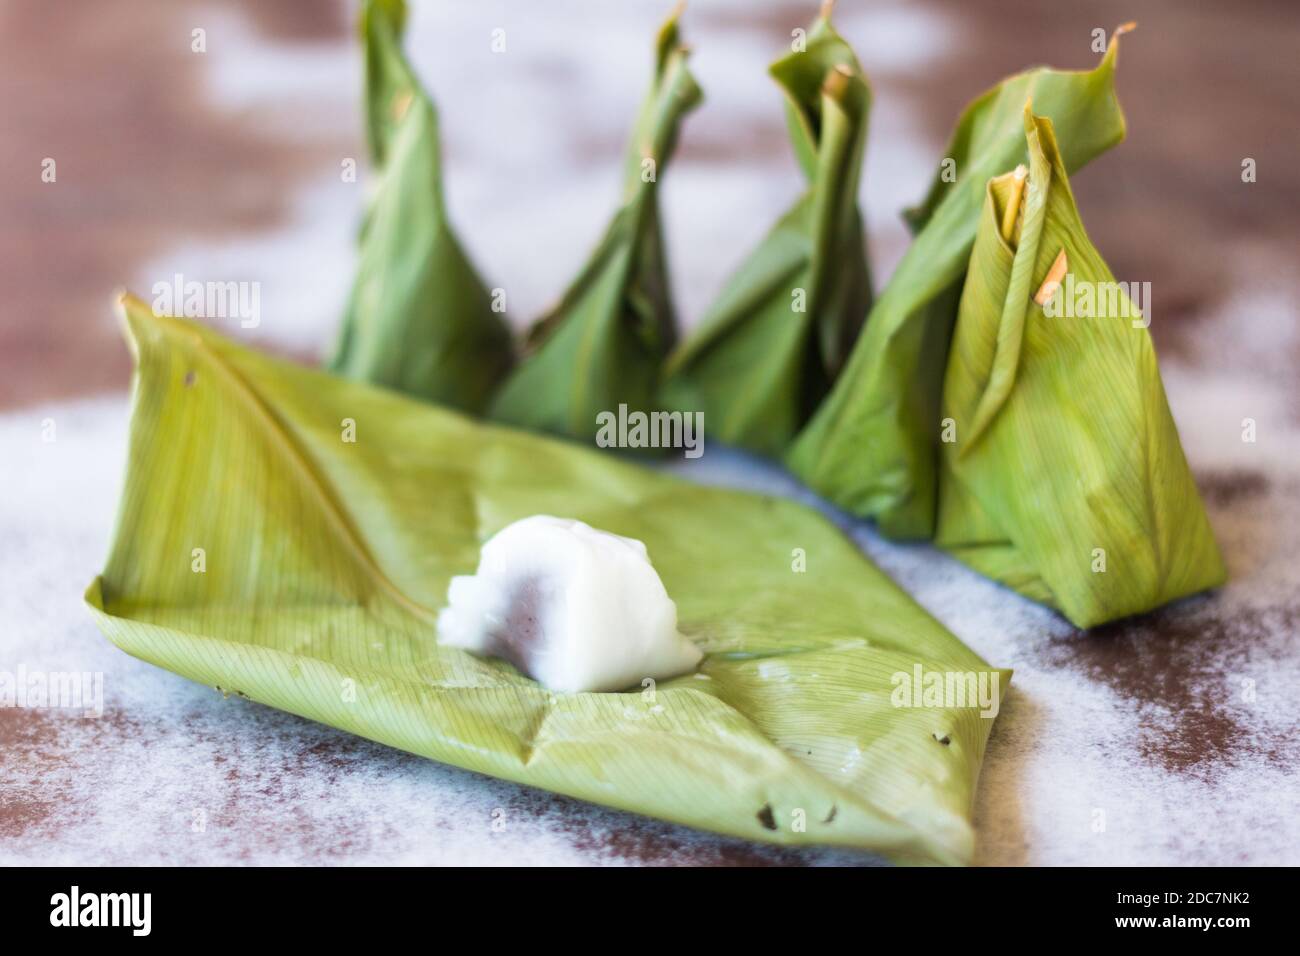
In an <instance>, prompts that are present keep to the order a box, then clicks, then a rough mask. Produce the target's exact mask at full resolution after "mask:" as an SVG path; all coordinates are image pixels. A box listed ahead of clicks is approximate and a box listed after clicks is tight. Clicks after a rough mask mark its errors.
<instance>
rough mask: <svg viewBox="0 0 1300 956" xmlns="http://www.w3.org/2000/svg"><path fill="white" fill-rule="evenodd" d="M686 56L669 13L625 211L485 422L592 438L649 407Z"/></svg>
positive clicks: (687, 87) (663, 315)
mask: <svg viewBox="0 0 1300 956" xmlns="http://www.w3.org/2000/svg"><path fill="white" fill-rule="evenodd" d="M687 56H688V50H687V48H686V47H685V46H684V45H683V44H682V42H681V38H680V36H679V34H678V29H677V15H676V14H674V15H673V16H672V17H670V18H669V19H668V21H667V22H666V23H665V24H664V25H663V27H662V28H661V29H660V31H659V37H658V42H657V44H656V53H655V76H654V82H653V84H652V86H651V89H650V92H649V94H648V96H647V97H646V99H645V102H644V104H643V106H642V108H641V112H640V115H639V117H638V119H637V122H636V125H635V127H634V129H633V133H632V139H631V142H630V144H629V146H628V153H627V161H626V171H625V184H626V185H625V195H624V205H623V206H622V208H621V209H620V210H619V211H618V213H617V215H616V216H615V217H614V220H613V222H612V223H611V224H610V226H609V229H608V230H607V231H606V233H605V236H604V238H602V239H601V241H600V244H599V245H598V246H597V247H596V251H595V252H594V253H592V255H591V257H590V259H589V260H588V261H587V264H586V265H585V266H584V267H583V269H582V271H581V273H580V274H579V275H578V278H577V280H575V281H574V283H573V284H572V285H571V286H570V287H569V289H568V291H566V292H565V294H564V296H563V298H562V299H561V301H560V303H559V305H558V306H556V307H555V309H554V310H553V311H552V312H551V313H550V314H549V315H547V316H546V317H545V318H543V319H541V320H540V321H539V322H538V323H537V324H536V325H534V327H533V328H532V330H531V331H530V332H529V335H528V341H527V345H526V352H527V354H526V356H525V358H524V360H523V361H522V362H521V364H520V365H519V367H518V368H517V369H515V371H514V372H513V373H512V374H511V375H510V377H509V378H507V380H506V382H505V384H504V385H503V386H502V388H501V390H500V391H499V392H498V393H497V395H496V396H495V397H494V399H493V401H492V405H491V409H490V412H489V414H490V415H491V417H492V418H494V419H497V420H498V421H503V422H509V423H511V424H514V425H519V426H522V427H525V428H531V429H535V430H540V431H549V432H554V433H556V434H561V435H568V436H570V437H574V438H591V437H593V436H594V435H595V434H596V432H597V422H596V416H597V415H598V414H600V413H602V412H617V410H618V406H619V405H620V404H625V405H627V406H629V407H630V408H631V409H632V410H634V411H651V410H652V409H654V408H656V407H657V404H656V401H657V397H656V392H657V390H658V387H659V373H660V368H661V366H662V364H663V361H664V357H665V356H666V355H667V354H668V351H669V349H671V348H672V345H673V342H674V339H675V335H676V331H675V330H676V321H675V318H674V315H673V307H672V301H671V298H670V295H669V282H668V268H667V261H666V258H665V255H664V247H663V237H662V235H661V231H660V223H659V207H658V198H657V195H658V189H659V183H660V180H661V178H662V176H663V174H664V171H665V167H666V166H667V163H668V159H669V157H670V156H671V154H672V152H673V148H674V146H675V144H676V140H677V130H678V126H679V124H680V122H681V120H682V117H683V116H685V114H686V113H687V112H689V111H690V110H691V109H693V108H694V107H695V106H696V104H698V103H699V101H700V90H699V87H698V86H697V85H696V83H695V79H694V78H693V77H692V76H691V74H690V71H689V70H688V68H687V62H686V61H687Z"/></svg>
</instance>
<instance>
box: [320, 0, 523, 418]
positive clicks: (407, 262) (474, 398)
mask: <svg viewBox="0 0 1300 956" xmlns="http://www.w3.org/2000/svg"><path fill="white" fill-rule="evenodd" d="M405 20H406V5H405V4H404V3H403V2H401V0H368V2H367V3H366V4H365V6H364V8H363V10H362V15H361V35H362V39H363V41H364V45H365V65H366V98H365V100H366V101H365V111H366V129H367V139H368V142H369V146H370V158H371V163H372V167H373V172H374V174H375V176H376V177H377V182H376V184H375V187H374V190H373V193H372V198H371V201H370V203H369V207H368V209H367V212H366V219H365V222H364V224H363V226H362V231H361V240H360V262H359V265H358V269H357V276H356V280H355V282H354V284H353V287H352V292H351V295H350V298H349V301H348V306H347V311H346V314H345V316H344V319H343V325H342V328H341V331H340V333H339V339H338V342H337V344H336V346H335V350H334V354H333V357H332V358H331V359H330V360H329V362H328V366H329V367H330V368H331V369H332V370H333V371H335V372H338V373H339V374H341V375H345V376H347V377H348V378H354V379H358V380H360V381H366V382H372V383H374V384H376V385H385V386H387V387H389V388H394V389H397V390H399V391H402V392H406V393H407V394H409V395H413V396H416V397H417V398H424V399H427V400H429V401H434V402H439V403H441V404H445V405H450V406H452V407H454V408H459V409H464V410H466V411H474V412H477V411H482V410H483V408H484V407H485V405H486V404H487V400H488V397H489V395H490V394H491V392H492V390H493V389H494V388H495V387H496V385H497V384H498V383H499V382H500V380H501V378H502V376H504V374H505V373H506V371H507V370H508V369H509V368H510V365H511V363H512V361H513V348H514V346H513V344H512V341H511V334H510V328H509V326H508V325H507V324H506V321H505V318H504V316H503V315H501V314H500V313H498V312H496V311H494V310H493V301H492V297H491V295H490V294H489V292H488V290H487V289H486V288H485V287H484V285H483V282H482V280H481V279H479V277H478V274H477V273H476V272H475V270H474V266H473V265H472V264H471V263H470V261H469V258H468V257H467V256H466V254H465V251H464V250H463V249H462V248H461V245H460V243H459V242H458V241H457V239H456V236H455V233H454V232H453V231H452V228H451V224H450V223H449V222H448V220H447V209H446V206H445V204H444V201H443V190H442V159H441V156H440V146H439V139H438V117H437V113H436V112H435V110H434V107H433V103H432V101H431V100H430V99H429V97H428V96H427V95H426V94H425V92H424V90H423V89H421V88H420V82H419V79H418V78H417V77H416V75H415V73H414V71H413V70H412V69H411V66H410V64H409V63H408V62H407V61H406V58H405V57H404V56H403V55H402V50H401V36H402V31H403V27H404V24H405Z"/></svg>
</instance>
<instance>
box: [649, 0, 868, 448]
mask: <svg viewBox="0 0 1300 956" xmlns="http://www.w3.org/2000/svg"><path fill="white" fill-rule="evenodd" d="M771 73H772V75H773V77H775V78H776V81H777V82H778V83H779V84H780V85H781V88H782V90H783V91H784V93H785V95H786V98H787V104H786V113H787V117H788V120H789V127H790V137H791V140H792V142H793V144H794V148H795V153H796V155H797V156H798V157H799V160H800V163H801V165H802V166H803V171H804V174H805V175H806V176H807V178H808V180H809V187H808V189H807V191H806V192H804V194H803V195H802V196H801V197H800V198H799V200H798V201H797V202H796V203H795V204H794V206H793V207H791V209H790V210H789V211H788V212H786V213H785V215H784V216H782V217H781V219H780V220H779V221H778V222H777V224H776V226H775V227H773V229H772V231H771V232H769V233H768V235H767V236H766V237H765V238H764V239H763V241H762V242H761V243H760V244H759V246H758V248H757V249H755V250H754V251H753V252H752V253H750V255H749V256H748V258H747V259H746V260H745V263H744V264H743V265H742V266H741V268H740V269H739V270H738V271H737V272H736V273H735V274H734V275H733V276H732V277H731V279H730V280H729V281H728V282H727V284H726V286H725V287H724V289H723V291H722V293H721V295H720V296H719V298H718V300H717V301H716V302H715V303H714V304H713V306H712V307H711V308H710V309H709V311H708V312H707V313H706V314H705V316H704V318H703V319H702V320H701V323H700V326H699V327H698V329H697V330H696V331H695V332H694V333H693V334H692V335H691V336H689V337H688V338H687V340H686V341H685V342H683V343H682V345H680V346H679V347H678V349H677V350H676V351H675V352H674V353H673V355H672V356H671V357H670V358H669V361H668V365H667V367H666V369H665V378H666V381H665V385H664V391H663V402H664V404H665V405H667V406H668V407H670V408H673V409H675V410H681V411H702V412H703V413H704V418H705V421H706V422H707V423H708V425H709V428H710V431H711V433H712V434H713V435H714V437H715V438H718V439H720V440H722V441H724V442H728V443H730V444H733V445H740V446H742V447H745V448H749V449H751V450H753V451H757V452H760V453H763V454H767V455H774V456H775V455H779V454H781V453H782V452H783V451H784V450H785V448H786V446H787V445H788V444H789V442H790V440H791V439H792V438H793V437H794V435H795V432H796V431H798V429H799V428H800V427H801V426H802V425H803V424H804V422H806V421H807V419H808V417H809V416H810V415H811V414H812V411H813V409H814V408H816V407H817V405H818V403H820V402H821V400H822V399H823V398H824V397H825V395H826V393H827V391H828V390H829V389H830V384H831V382H832V381H834V379H835V375H836V374H837V373H838V372H839V369H840V367H841V366H842V365H843V363H844V360H845V359H846V358H847V356H848V352H849V349H850V348H851V347H852V345H853V338H854V336H855V335H856V334H857V331H858V329H859V327H860V326H861V325H862V319H863V317H864V316H865V315H866V313H867V308H868V307H869V306H870V304H871V278H870V275H869V273H868V270H867V258H866V248H865V245H864V242H863V227H862V216H861V214H860V213H859V211H858V205H857V192H858V182H859V179H860V173H861V168H862V154H863V149H864V142H865V139H866V128H867V116H868V114H869V112H870V108H871V89H870V87H869V86H868V85H867V82H866V79H865V78H864V77H863V74H862V67H861V66H860V65H859V64H858V61H857V58H856V57H855V56H854V54H853V50H852V49H851V48H850V47H849V45H848V44H847V43H846V42H844V40H843V38H842V37H840V35H839V34H838V33H836V32H835V29H834V28H833V27H832V26H831V23H830V20H829V10H827V11H825V12H823V15H822V16H821V17H819V18H818V19H817V21H816V22H815V23H814V24H813V26H812V28H811V29H810V30H809V32H808V43H807V47H806V49H804V50H803V51H801V52H796V53H791V54H789V55H787V56H785V57H783V58H781V59H780V60H778V61H777V62H776V63H774V64H773V65H772V68H771Z"/></svg>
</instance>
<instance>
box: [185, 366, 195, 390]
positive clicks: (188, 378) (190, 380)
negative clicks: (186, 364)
mask: <svg viewBox="0 0 1300 956" xmlns="http://www.w3.org/2000/svg"><path fill="white" fill-rule="evenodd" d="M193 384H194V369H190V370H189V371H188V372H186V373H185V387H186V388H189V387H190V386H191V385H193Z"/></svg>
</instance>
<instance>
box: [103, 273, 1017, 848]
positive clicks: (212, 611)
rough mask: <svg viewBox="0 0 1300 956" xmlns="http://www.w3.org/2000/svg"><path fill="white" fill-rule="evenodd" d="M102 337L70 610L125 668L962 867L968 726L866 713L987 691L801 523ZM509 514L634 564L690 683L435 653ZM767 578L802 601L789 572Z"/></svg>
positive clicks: (327, 385) (409, 740)
mask: <svg viewBox="0 0 1300 956" xmlns="http://www.w3.org/2000/svg"><path fill="white" fill-rule="evenodd" d="M124 311H125V318H126V324H127V328H128V336H129V341H130V344H131V348H132V351H133V353H134V356H135V360H136V373H135V379H134V385H133V390H132V405H133V408H132V425H131V434H130V454H129V466H128V474H127V478H126V483H125V487H124V492H123V496H122V501H121V505H120V512H119V515H118V521H117V531H116V536H115V540H114V543H113V546H112V551H111V554H110V556H109V558H108V562H107V565H106V567H105V568H104V571H103V573H102V574H101V575H100V576H99V577H98V578H96V579H95V580H94V582H92V583H91V585H90V587H89V589H88V590H87V592H86V599H87V601H88V603H89V605H90V607H91V608H92V609H93V613H94V615H95V617H96V619H97V621H98V623H99V625H100V627H101V628H102V629H103V631H104V632H105V634H106V635H107V636H108V637H109V638H110V639H111V640H112V641H113V642H114V643H116V644H117V645H118V646H120V647H121V648H122V649H123V650H125V651H127V652H128V653H130V654H133V655H135V656H136V657H139V658H142V659H143V660H146V661H150V662H152V663H154V664H156V665H158V666H160V667H164V668H167V669H169V670H172V671H175V672H176V673H178V674H182V675H184V676H186V677H188V678H190V679H192V680H195V681H198V682H201V683H204V684H209V685H215V686H218V687H220V688H223V689H224V690H225V691H227V692H228V693H233V694H237V695H238V696H243V697H248V698H251V699H252V700H255V701H259V702H261V703H263V704H266V705H269V706H271V707H277V708H280V709H282V710H286V711H289V712H292V713H295V714H299V715H301V716H303V717H307V718H310V719H313V720H318V721H322V722H324V723H327V724H331V725H333V726H335V727H340V728H343V729H344V730H347V731H350V732H353V733H356V734H360V735H362V736H364V737H367V738H370V739H373V740H377V741H381V742H383V743H386V744H389V745H391V746H393V747H398V748H401V749H403V750H406V751H410V752H412V753H416V754H422V755H424V756H427V757H430V758H432V759H434V760H439V761H444V762H447V763H450V764H455V765H457V766H461V767H466V768H469V769H472V770H476V771H480V772H482V773H487V774H491V775H494V776H498V777H503V778H506V779H509V780H515V781H519V782H521V783H524V784H530V785H533V786H537V787H544V788H546V789H548V790H553V791H556V792H559V793H563V794H568V795H571V796H574V797H579V798H583V799H586V800H590V801H594V802H598V803H601V804H607V805H610V806H614V807H620V808H623V809H626V810H631V811H636V812H640V813H644V814H648V815H650V816H654V817H659V818H663V819H666V820H673V821H678V822H681V823H684V824H688V825H691V826H695V827H701V828H704V829H708V830H713V831H718V832H721V833H727V834H733V835H736V836H740V837H748V838H752V839H756V840H764V841H769V842H773V843H779V844H824V845H838V846H845V847H858V848H863V849H870V850H875V851H878V852H880V853H883V854H886V855H888V856H889V857H891V858H893V859H895V860H898V861H901V862H934V863H947V864H957V863H966V862H969V860H970V858H971V851H972V831H971V827H970V807H971V795H972V790H973V787H974V784H975V780H976V777H977V774H978V770H979V765H980V761H981V759H982V756H983V753H984V747H985V743H986V740H987V737H988V734H989V731H990V727H991V725H992V723H993V721H992V720H990V719H987V718H985V717H981V716H980V713H981V711H980V710H979V709H975V708H972V707H969V706H965V707H963V706H919V707H918V706H911V707H909V706H895V704H896V703H900V702H899V701H896V700H894V699H892V695H893V694H895V693H896V691H897V680H896V677H897V675H898V674H900V673H912V672H914V671H915V669H917V668H924V670H925V672H926V673H937V672H945V673H965V672H970V673H982V674H985V675H988V678H989V680H990V681H991V680H992V679H993V676H994V675H996V676H998V677H1000V678H1002V679H1005V678H1007V677H1009V673H1008V672H1002V671H991V670H989V668H988V665H987V664H985V663H984V662H983V661H982V660H981V659H980V658H979V657H978V656H977V655H976V654H974V653H973V652H972V651H970V650H969V649H967V648H966V647H964V646H963V645H962V644H961V643H960V642H959V641H958V640H957V639H956V638H955V637H953V636H952V635H951V634H950V633H948V632H947V631H946V630H945V629H944V628H943V627H942V626H941V625H940V624H939V623H938V622H936V621H935V620H934V619H933V618H931V617H930V616H929V615H928V614H927V613H926V612H925V611H924V610H922V609H921V608H920V607H919V606H918V605H917V604H916V603H915V602H913V601H912V600H911V599H910V598H909V597H908V596H907V595H906V594H904V593H903V592H902V591H900V590H899V589H898V588H897V587H896V586H895V585H894V584H893V583H892V582H890V581H889V579H888V578H887V577H885V575H884V574H882V573H881V572H880V571H879V570H877V569H876V568H875V567H874V566H873V565H872V564H871V563H870V562H869V561H867V560H866V559H865V558H864V557H863V556H862V555H861V553H860V552H859V551H858V550H857V549H856V548H855V547H853V546H852V544H851V543H850V542H849V541H848V540H847V539H846V538H844V537H843V536H842V535H841V534H840V533H839V532H838V531H837V530H836V529H835V528H834V527H833V526H832V525H831V524H830V523H829V522H827V521H826V520H825V519H824V518H822V517H821V516H820V515H818V514H816V513H815V512H813V511H812V510H810V509H808V508H805V507H803V506H801V505H798V504H796V503H794V502H791V501H788V500H783V499H777V498H772V497H767V496H760V495H754V494H749V493H741V492H736V491H730V490H726V489H721V488H709V487H704V486H700V485H695V484H691V483H688V482H685V481H683V480H681V479H679V478H675V477H673V476H670V475H666V474H663V473H661V472H657V471H654V470H651V469H647V468H644V467H641V466H638V465H636V464H633V463H629V462H625V461H620V460H618V459H616V458H614V457H613V456H609V455H606V454H603V453H601V452H599V451H596V450H595V449H587V448H582V447H579V446H576V445H574V444H572V443H568V442H563V441H558V440H555V439H550V438H547V437H544V436H540V435H535V434H532V433H528V432H521V431H516V430H513V429H509V428H504V427H499V426H494V425H490V424H482V423H479V422H477V421H474V420H472V419H470V418H467V417H465V416H462V415H460V414H458V413H455V412H452V411H450V410H447V409H443V408H439V407H437V406H433V405H429V404H426V403H422V402H416V401H412V400H410V399H407V398H404V397H403V396H400V395H397V394H395V393H393V392H390V391H387V390H383V389H377V388H373V387H371V386H368V385H365V384H361V383H353V382H349V381H346V380H343V379H339V378H336V377H333V376H330V375H327V374H325V373H322V372H320V371H316V370H312V369H307V368H301V367H298V366H295V365H292V364H289V363H286V362H283V361H279V360H276V359H273V358H270V357H268V356H265V355H262V354H259V353H257V352H254V351H251V350H248V349H245V348H243V347H241V346H238V345H236V344H235V343H233V342H231V341H229V340H227V339H224V338H222V337H221V336H219V335H217V334H216V333H214V332H213V331H211V330H210V329H207V328H204V327H202V326H199V325H196V324H192V323H189V322H185V321H182V320H178V319H170V318H159V317H155V316H154V315H153V314H152V313H151V311H150V310H149V308H148V306H146V305H145V304H144V303H142V302H140V301H139V300H137V299H134V298H130V297H128V298H126V299H125V300H124ZM349 427H351V429H352V432H351V438H353V439H354V440H352V441H349V440H348V437H349V433H348V431H347V429H348V428H349ZM534 513H550V514H555V515H560V516H568V517H573V518H579V519H581V520H583V521H586V522H588V523H589V524H591V525H593V526H595V527H598V528H603V529H606V530H609V531H612V532H614V533H616V534H622V535H628V536H632V537H636V538H638V539H640V540H642V541H644V542H645V543H646V545H647V546H648V549H649V555H650V558H651V560H652V561H653V563H654V566H655V568H656V569H657V570H658V571H659V573H660V575H661V577H662V579H663V582H664V584H665V586H666V587H667V589H668V593H669V595H670V596H671V597H673V598H674V599H675V601H676V602H677V606H678V612H679V626H680V628H681V630H682V632H683V633H684V634H686V635H687V636H688V637H690V638H691V639H692V640H694V641H695V642H697V644H698V645H699V646H700V647H701V649H702V650H703V651H704V652H705V654H706V657H705V660H704V662H703V663H702V665H701V668H700V671H699V672H698V673H697V674H694V675H686V676H683V677H679V678H676V679H673V680H670V681H663V682H660V683H659V685H658V686H657V687H654V686H651V687H648V688H641V687H638V688H635V689H634V690H633V691H632V692H629V693H601V694H594V693H591V694H588V693H584V694H553V693H550V692H548V691H547V690H546V689H545V688H543V687H541V686H540V685H538V684H536V683H534V682H533V681H531V680H528V679H527V678H525V677H522V676H521V675H520V674H519V673H518V672H517V671H515V670H514V669H513V668H512V667H510V666H509V665H508V664H506V663H504V662H502V661H499V660H492V659H482V658H478V657H475V656H472V655H470V654H468V653H466V652H464V651H461V650H458V649H455V648H449V647H444V646H441V645H439V644H438V643H437V641H436V637H435V624H434V621H435V615H436V610H437V609H438V608H439V607H440V605H442V604H443V603H444V599H445V594H446V590H447V586H448V583H449V581H450V579H451V577H452V576H453V575H456V574H465V573H469V572H471V571H473V569H474V567H475V565H476V563H477V561H478V553H479V548H480V546H481V544H482V543H483V542H484V541H485V540H486V539H487V538H488V537H490V536H491V535H492V534H494V533H495V532H496V531H498V530H499V529H500V528H502V527H504V526H505V525H507V524H509V523H510V522H512V521H515V520H517V519H519V518H522V517H524V516H526V515H529V514H534ZM200 548H201V549H203V551H202V552H199V551H197V550H196V549H200ZM793 549H803V553H802V556H803V559H804V560H806V562H807V565H806V566H807V571H806V573H797V572H796V571H795V570H792V567H793V566H792V563H791V556H792V551H793ZM200 559H202V563H201V564H200ZM905 702H906V701H903V703H905ZM916 702H917V698H916V697H915V696H914V697H913V698H912V703H913V704H915V703H916ZM931 703H935V702H931ZM937 703H940V704H941V703H942V701H939V702H937ZM240 706H242V705H240ZM995 709H996V708H995Z"/></svg>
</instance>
